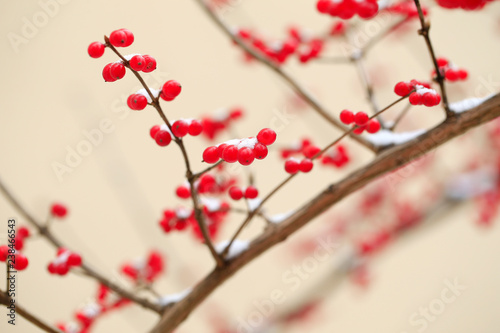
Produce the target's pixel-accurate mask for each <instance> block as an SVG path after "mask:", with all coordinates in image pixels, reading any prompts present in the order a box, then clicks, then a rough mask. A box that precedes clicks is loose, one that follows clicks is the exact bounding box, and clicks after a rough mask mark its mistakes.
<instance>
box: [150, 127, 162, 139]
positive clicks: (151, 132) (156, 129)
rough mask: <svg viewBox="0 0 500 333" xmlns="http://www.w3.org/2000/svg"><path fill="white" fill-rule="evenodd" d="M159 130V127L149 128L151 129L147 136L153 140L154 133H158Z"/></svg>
mask: <svg viewBox="0 0 500 333" xmlns="http://www.w3.org/2000/svg"><path fill="white" fill-rule="evenodd" d="M160 128H161V127H160V125H154V126H153V127H151V129H150V130H149V135H150V136H151V138H152V139H154V138H155V136H156V133H158V131H159V130H160Z"/></svg>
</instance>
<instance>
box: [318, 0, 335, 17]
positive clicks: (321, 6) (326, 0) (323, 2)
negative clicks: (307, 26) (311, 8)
mask: <svg viewBox="0 0 500 333" xmlns="http://www.w3.org/2000/svg"><path fill="white" fill-rule="evenodd" d="M330 3H331V1H330V0H319V1H318V2H317V3H316V8H317V9H318V12H320V13H322V14H326V13H328V10H329V9H330Z"/></svg>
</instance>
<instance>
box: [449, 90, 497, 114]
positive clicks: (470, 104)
mask: <svg viewBox="0 0 500 333" xmlns="http://www.w3.org/2000/svg"><path fill="white" fill-rule="evenodd" d="M492 96H493V94H491V95H488V96H486V97H479V98H478V97H472V98H467V99H464V100H461V101H458V102H455V103H451V104H450V110H451V111H453V112H455V113H462V112H464V111H467V110H470V109H473V108H475V107H476V106H478V105H481V104H482V103H483V102H484V101H486V100H488V99H490V98H491V97H492Z"/></svg>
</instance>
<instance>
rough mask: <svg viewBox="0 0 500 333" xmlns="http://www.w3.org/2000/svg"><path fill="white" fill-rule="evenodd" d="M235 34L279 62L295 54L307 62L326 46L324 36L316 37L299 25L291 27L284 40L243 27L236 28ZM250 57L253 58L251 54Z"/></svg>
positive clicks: (267, 56) (281, 62)
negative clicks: (273, 38) (268, 36)
mask: <svg viewBox="0 0 500 333" xmlns="http://www.w3.org/2000/svg"><path fill="white" fill-rule="evenodd" d="M235 35H236V36H238V37H239V38H240V39H241V40H243V41H244V42H246V43H247V44H248V45H249V46H251V47H253V48H254V49H255V50H256V51H258V52H259V53H260V54H262V55H263V56H265V57H266V58H268V59H269V60H271V61H274V62H276V63H278V64H283V63H285V62H286V61H287V59H289V58H290V57H291V56H293V55H296V56H297V57H298V59H299V61H300V62H301V63H306V62H308V61H310V60H311V59H315V58H317V57H319V55H320V53H321V52H322V51H323V46H324V41H323V39H322V38H314V37H312V36H311V35H310V34H308V33H307V32H305V31H303V30H301V29H299V28H297V27H291V28H289V29H288V36H287V37H286V38H285V39H284V40H266V39H265V38H262V37H261V36H258V35H257V34H255V33H253V32H252V31H250V30H247V29H242V28H238V29H236V30H235ZM249 59H252V58H251V56H249Z"/></svg>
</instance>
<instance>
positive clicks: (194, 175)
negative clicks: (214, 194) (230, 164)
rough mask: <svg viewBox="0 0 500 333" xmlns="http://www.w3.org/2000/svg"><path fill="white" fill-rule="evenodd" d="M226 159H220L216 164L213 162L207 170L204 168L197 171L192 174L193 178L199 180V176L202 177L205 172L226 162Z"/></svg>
mask: <svg viewBox="0 0 500 333" xmlns="http://www.w3.org/2000/svg"><path fill="white" fill-rule="evenodd" d="M224 162H225V161H224V160H220V161H219V162H217V163H215V164H212V165H211V166H209V167H208V168H206V169H205V170H202V171H200V172H198V173H195V174H193V175H192V176H191V178H192V179H193V180H197V179H198V178H200V177H201V176H203V175H204V174H205V173H207V172H209V171H211V170H212V169H215V168H216V167H218V166H219V165H221V164H222V163H224Z"/></svg>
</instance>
